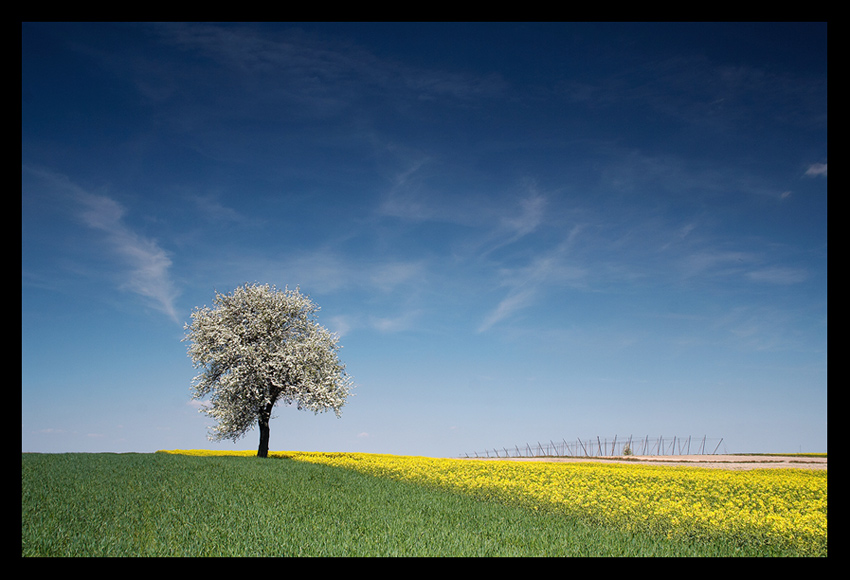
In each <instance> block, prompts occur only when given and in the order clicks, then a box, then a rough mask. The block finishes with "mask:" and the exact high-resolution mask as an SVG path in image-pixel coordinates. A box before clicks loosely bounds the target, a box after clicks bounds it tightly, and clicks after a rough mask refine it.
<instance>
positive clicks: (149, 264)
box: [24, 167, 178, 321]
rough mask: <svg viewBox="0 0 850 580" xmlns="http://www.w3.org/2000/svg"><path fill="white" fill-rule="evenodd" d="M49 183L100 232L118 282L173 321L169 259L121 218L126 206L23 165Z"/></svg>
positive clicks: (174, 297) (49, 172)
mask: <svg viewBox="0 0 850 580" xmlns="http://www.w3.org/2000/svg"><path fill="white" fill-rule="evenodd" d="M24 169H25V170H27V171H29V172H30V173H31V174H33V175H36V176H38V177H40V178H41V179H43V180H45V181H46V182H48V183H50V184H51V185H52V186H53V187H54V188H56V189H57V190H58V191H60V192H62V193H63V194H65V195H67V196H68V198H69V199H70V200H72V201H73V202H74V210H75V212H76V216H77V218H78V219H79V220H80V222H81V223H82V224H84V225H85V226H86V227H88V228H90V229H92V230H95V231H98V232H100V233H101V234H102V235H103V240H104V241H105V243H106V245H107V247H108V248H109V250H110V253H111V254H112V255H113V256H115V257H116V258H117V259H118V262H119V265H120V270H121V271H122V273H121V275H120V279H121V281H120V283H119V286H120V288H121V289H124V290H128V291H130V292H133V293H135V294H137V295H139V296H142V297H144V298H146V299H148V301H149V302H150V303H151V304H152V305H153V307H154V308H156V309H157V310H160V311H161V312H163V313H165V314H166V315H168V317H169V318H171V319H172V320H174V321H177V320H178V318H177V311H176V308H175V306H174V301H175V299H176V297H177V295H178V292H177V290H176V289H175V287H174V284H173V282H172V280H171V274H170V269H171V265H172V262H171V259H170V258H169V256H168V253H167V252H166V251H165V250H164V249H163V248H161V247H160V246H159V244H158V243H157V242H156V241H155V240H152V239H149V238H146V237H145V236H142V235H141V234H139V233H138V232H136V231H134V230H133V229H132V228H131V227H130V226H129V225H127V223H126V221H125V219H124V218H125V215H126V209H125V208H124V207H123V206H122V205H121V204H120V203H118V202H117V201H115V200H114V199H112V198H110V197H108V196H105V195H97V194H93V193H90V192H88V191H86V190H85V189H83V188H82V187H80V186H78V185H77V184H75V183H73V182H72V181H71V180H70V179H68V178H67V177H66V176H64V175H60V174H57V173H54V172H52V171H50V170H47V169H33V168H27V167H25V168H24Z"/></svg>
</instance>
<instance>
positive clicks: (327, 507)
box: [21, 451, 827, 556]
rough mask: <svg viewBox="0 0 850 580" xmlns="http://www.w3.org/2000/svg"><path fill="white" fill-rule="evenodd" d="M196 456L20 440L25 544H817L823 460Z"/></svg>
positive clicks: (563, 549) (801, 548)
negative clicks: (677, 462)
mask: <svg viewBox="0 0 850 580" xmlns="http://www.w3.org/2000/svg"><path fill="white" fill-rule="evenodd" d="M193 454H194V455H193ZM199 454H200V453H199V452H192V451H176V452H168V453H155V454H50V455H42V454H22V462H21V481H22V502H21V529H22V534H21V535H22V539H21V553H22V555H23V556H773V555H780V556H825V555H826V544H827V534H826V501H827V490H826V472H825V471H821V472H817V471H806V470H796V469H794V470H785V469H780V470H764V471H762V470H756V471H750V472H730V471H725V470H713V469H712V470H706V469H698V468H674V467H655V466H631V465H626V466H623V465H607V464H592V463H588V464H569V465H566V464H543V463H535V462H530V463H512V462H507V461H491V462H483V461H465V460H451V459H429V458H417V457H401V456H388V455H368V454H345V453H338V454H333V453H331V454H327V453H297V452H293V453H285V452H278V453H272V454H271V455H272V456H273V458H271V459H266V460H263V459H257V458H255V457H244V456H238V454H237V455H236V456H222V455H217V454H210V453H206V454H203V455H204V456H198V455H199ZM274 456H277V459H275V458H274ZM710 474H714V475H710Z"/></svg>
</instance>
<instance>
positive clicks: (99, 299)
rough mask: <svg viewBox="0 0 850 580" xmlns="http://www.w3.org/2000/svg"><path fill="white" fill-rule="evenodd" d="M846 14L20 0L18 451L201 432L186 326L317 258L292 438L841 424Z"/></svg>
mask: <svg viewBox="0 0 850 580" xmlns="http://www.w3.org/2000/svg"><path fill="white" fill-rule="evenodd" d="M826 61H827V49H826V25H825V24H816V23H815V24H811V23H809V24H589V23H577V24H501V23H500V24H415V23H414V24H209V23H199V24H194V23H177V24H166V23H158V24H142V23H132V24H104V23H95V24H80V23H75V24H59V23H50V24H34V23H25V24H23V26H22V70H21V80H22V92H21V94H22V98H21V185H22V186H21V202H22V204H21V205H22V208H21V224H22V228H21V241H22V251H21V347H22V348H21V351H22V352H21V439H22V450H23V451H39V452H66V451H67V452H70V451H92V452H95V451H135V452H151V451H155V450H157V449H173V448H213V449H215V448H221V449H233V448H237V449H256V447H257V438H258V432H257V431H256V430H254V431H252V432H249V434H248V435H247V436H246V437H245V438H243V439H241V440H239V441H238V442H237V443H235V444H234V443H233V442H221V443H213V442H210V441H208V440H207V425H208V424H209V422H210V420H209V419H208V418H207V417H205V416H204V415H202V414H199V413H198V412H197V404H196V403H194V404H193V402H192V401H191V400H190V386H191V382H192V378H193V377H194V376H195V374H196V371H195V369H194V368H193V367H192V363H191V360H190V359H189V358H188V356H187V354H186V347H187V344H186V343H184V342H181V339H182V338H183V336H184V334H185V331H184V324H185V323H186V322H188V321H189V319H190V313H191V311H192V310H193V309H194V308H196V307H199V306H203V305H211V304H212V299H213V296H214V294H215V292H216V291H219V292H230V291H231V290H233V289H234V288H235V287H236V286H238V285H240V284H244V283H253V282H259V283H263V284H265V283H268V284H273V285H276V286H277V287H279V288H284V287H286V286H289V287H295V286H298V287H300V289H301V290H302V292H304V293H306V294H309V295H310V296H311V297H312V298H313V300H314V301H315V302H316V303H317V304H319V306H321V308H322V310H321V312H320V313H319V321H320V322H321V323H322V324H323V325H324V326H326V327H328V328H329V329H330V330H332V331H334V332H337V333H339V335H340V337H341V338H340V343H341V345H342V346H343V349H342V351H341V357H342V359H343V361H344V362H345V363H346V365H347V368H348V371H349V373H350V374H351V375H352V377H353V378H354V381H355V382H356V384H357V388H356V390H355V393H356V395H355V396H354V397H353V398H351V399H350V400H349V402H348V404H347V405H346V406H345V407H344V409H343V412H342V417H341V418H336V417H335V416H334V415H333V413H325V414H320V415H314V414H312V413H309V412H303V411H302V412H299V411H297V410H295V409H292V408H283V409H279V410H278V413H277V418H276V419H274V420H273V421H272V426H271V443H270V447H271V448H272V449H273V450H274V449H276V450H307V451H313V450H315V451H364V452H378V453H394V454H406V455H430V456H446V457H453V456H458V455H462V454H465V453H472V452H475V451H483V450H485V449H493V448H494V447H498V448H502V447H509V448H511V447H514V446H516V445H519V446H523V445H525V444H526V443H531V444H534V443H535V442H537V441H543V442H545V441H548V440H554V441H560V440H561V439H566V440H567V441H570V440H575V438H577V437H578V438H595V437H596V436H599V437H606V438H608V439H609V440H610V439H611V438H612V437H614V436H615V435H616V436H618V437H620V438H621V439H622V438H624V437H628V436H630V435H633V436H634V437H639V438H642V437H644V436H649V437H650V438H653V437H659V436H674V435H676V436H679V437H687V436H693V437H703V436H707V437H708V438H714V440H718V439H719V438H721V437H722V438H723V444H722V446H721V448H720V451H728V452H758V451H761V452H789V451H811V452H823V451H826V450H827V357H826V346H827V345H826V332H827V328H826V326H827V324H826V320H827V292H826V278H827V232H826V222H827V136H826V134H827V131H826V128H827V110H826V101H827V98H826V94H827V91H826V85H827V71H826Z"/></svg>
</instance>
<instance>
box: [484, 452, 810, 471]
mask: <svg viewBox="0 0 850 580" xmlns="http://www.w3.org/2000/svg"><path fill="white" fill-rule="evenodd" d="M477 459H482V460H484V461H487V460H488V459H487V458H481V457H478V458H477ZM489 460H490V461H496V460H497V458H495V457H492V458H489ZM499 460H500V461H551V462H559V463H581V462H588V461H601V462H608V463H631V464H634V463H642V464H650V465H679V466H687V467H708V468H714V469H772V468H784V469H789V468H793V469H823V470H826V457H795V456H785V455H781V456H780V455H652V456H649V455H633V456H630V457H501V458H499Z"/></svg>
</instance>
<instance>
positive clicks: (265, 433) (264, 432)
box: [257, 404, 274, 457]
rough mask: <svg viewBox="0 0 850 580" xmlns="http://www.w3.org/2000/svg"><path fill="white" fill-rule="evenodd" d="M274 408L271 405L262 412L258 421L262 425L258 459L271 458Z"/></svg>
mask: <svg viewBox="0 0 850 580" xmlns="http://www.w3.org/2000/svg"><path fill="white" fill-rule="evenodd" d="M273 406H274V405H273V404H272V405H269V406H268V407H267V408H265V409H263V410H262V411H260V418H259V420H258V423H259V424H260V447H259V448H258V449H257V457H268V456H269V420H270V419H271V416H272V407H273Z"/></svg>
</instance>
